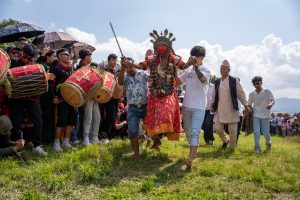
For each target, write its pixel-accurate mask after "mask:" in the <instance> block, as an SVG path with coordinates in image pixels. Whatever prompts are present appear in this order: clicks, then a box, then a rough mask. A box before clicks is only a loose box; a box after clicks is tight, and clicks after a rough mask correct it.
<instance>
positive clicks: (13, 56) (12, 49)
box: [6, 46, 21, 62]
mask: <svg viewBox="0 0 300 200" xmlns="http://www.w3.org/2000/svg"><path fill="white" fill-rule="evenodd" d="M20 51H21V49H20V48H19V47H16V46H9V47H7V49H6V52H7V54H8V56H9V58H10V60H11V62H15V61H18V60H19V55H20Z"/></svg>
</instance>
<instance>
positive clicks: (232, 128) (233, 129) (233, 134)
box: [215, 121, 238, 149]
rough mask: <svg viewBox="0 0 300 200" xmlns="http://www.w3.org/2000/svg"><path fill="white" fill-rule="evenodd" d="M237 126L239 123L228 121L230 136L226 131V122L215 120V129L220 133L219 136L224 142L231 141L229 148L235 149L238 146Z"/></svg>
mask: <svg viewBox="0 0 300 200" xmlns="http://www.w3.org/2000/svg"><path fill="white" fill-rule="evenodd" d="M237 128H238V123H237V122H234V123H228V132H229V136H228V135H227V134H226V133H225V131H224V123H221V122H219V121H216V122H215V131H216V132H217V133H218V135H219V137H220V138H221V140H222V141H223V142H224V143H228V142H229V148H230V149H235V148H236V140H237Z"/></svg>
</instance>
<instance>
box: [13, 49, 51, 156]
mask: <svg viewBox="0 0 300 200" xmlns="http://www.w3.org/2000/svg"><path fill="white" fill-rule="evenodd" d="M22 50H23V56H22V57H21V58H20V59H19V60H18V61H15V62H12V63H11V68H14V67H19V66H25V65H29V64H35V58H36V57H37V55H38V51H37V48H36V47H35V46H34V45H33V44H26V45H25V46H24V48H23V49H22ZM9 104H10V111H11V121H12V124H13V131H12V137H13V139H15V140H19V139H22V135H23V130H22V127H21V125H22V123H23V121H24V109H25V110H26V111H27V113H28V115H29V117H30V119H31V120H32V123H33V125H34V127H33V140H32V142H33V145H34V148H33V151H34V152H35V153H37V154H39V155H41V156H47V154H48V153H47V152H46V151H45V150H44V149H43V147H42V126H43V121H42V112H41V106H40V97H39V96H32V97H26V98H20V99H10V102H9Z"/></svg>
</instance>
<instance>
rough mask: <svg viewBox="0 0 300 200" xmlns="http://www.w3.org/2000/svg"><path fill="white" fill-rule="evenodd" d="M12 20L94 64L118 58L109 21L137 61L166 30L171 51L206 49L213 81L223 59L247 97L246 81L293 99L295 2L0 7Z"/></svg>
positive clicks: (299, 39) (298, 6) (299, 62)
mask: <svg viewBox="0 0 300 200" xmlns="http://www.w3.org/2000/svg"><path fill="white" fill-rule="evenodd" d="M5 18H13V19H18V20H21V21H24V22H28V23H33V24H35V25H38V26H40V27H42V28H44V29H45V30H46V31H64V32H67V33H68V34H70V35H71V36H73V37H74V38H76V39H77V40H79V41H82V42H86V43H88V44H91V45H93V46H94V47H96V51H95V52H94V54H93V59H94V61H98V62H101V61H102V60H106V58H107V55H108V54H109V53H112V52H114V53H116V54H117V55H120V53H119V51H118V48H117V46H116V42H115V40H114V38H113V34H112V32H111V30H110V27H109V21H111V22H112V23H113V25H114V28H115V31H116V33H117V35H118V38H119V40H120V44H121V47H122V49H123V51H124V53H125V55H126V56H130V57H133V58H134V59H135V60H136V61H137V62H139V61H142V60H143V58H144V54H145V52H146V50H147V49H149V48H151V47H152V46H151V44H150V42H149V32H151V31H152V30H153V29H156V30H158V31H161V30H164V29H165V28H168V30H169V31H171V32H172V33H173V34H174V36H175V37H176V41H175V42H174V44H173V47H174V50H175V52H176V53H177V54H178V55H181V56H182V57H183V59H184V60H187V58H188V56H189V51H190V49H191V48H192V47H193V46H195V45H203V46H205V47H206V49H207V56H206V58H205V64H206V65H207V66H208V67H209V68H210V69H211V71H212V73H213V74H216V75H217V76H219V66H220V64H221V62H222V60H223V59H227V60H228V61H229V62H230V64H231V68H232V70H231V74H232V75H233V76H237V77H239V78H240V79H241V83H242V85H243V87H244V88H245V90H246V93H249V92H250V91H252V90H253V86H252V85H251V78H252V77H253V76H255V75H260V76H262V77H263V86H264V87H265V88H269V89H271V91H272V92H273V93H274V96H275V98H279V97H288V98H297V99H300V78H299V77H300V1H297V0H243V1H242V0H239V1H238V0H226V1H225V0H209V1H208V0H206V1H203V0H185V1H174V0H173V1H170V0H166V1H163V0H161V1H158V0H151V1H144V0H127V1H126V0H110V1H104V0H98V1H97V0H91V1H89V0H85V1H77V0H51V1H46V0H0V20H2V19H5Z"/></svg>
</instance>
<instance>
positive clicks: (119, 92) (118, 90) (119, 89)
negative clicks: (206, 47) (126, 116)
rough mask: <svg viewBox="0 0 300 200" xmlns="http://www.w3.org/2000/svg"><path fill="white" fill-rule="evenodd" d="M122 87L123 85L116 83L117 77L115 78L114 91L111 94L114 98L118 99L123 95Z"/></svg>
mask: <svg viewBox="0 0 300 200" xmlns="http://www.w3.org/2000/svg"><path fill="white" fill-rule="evenodd" d="M123 93H124V89H123V86H122V85H120V84H119V83H118V79H117V80H116V87H115V90H114V93H113V95H112V97H113V98H115V99H120V98H122V97H123Z"/></svg>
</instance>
